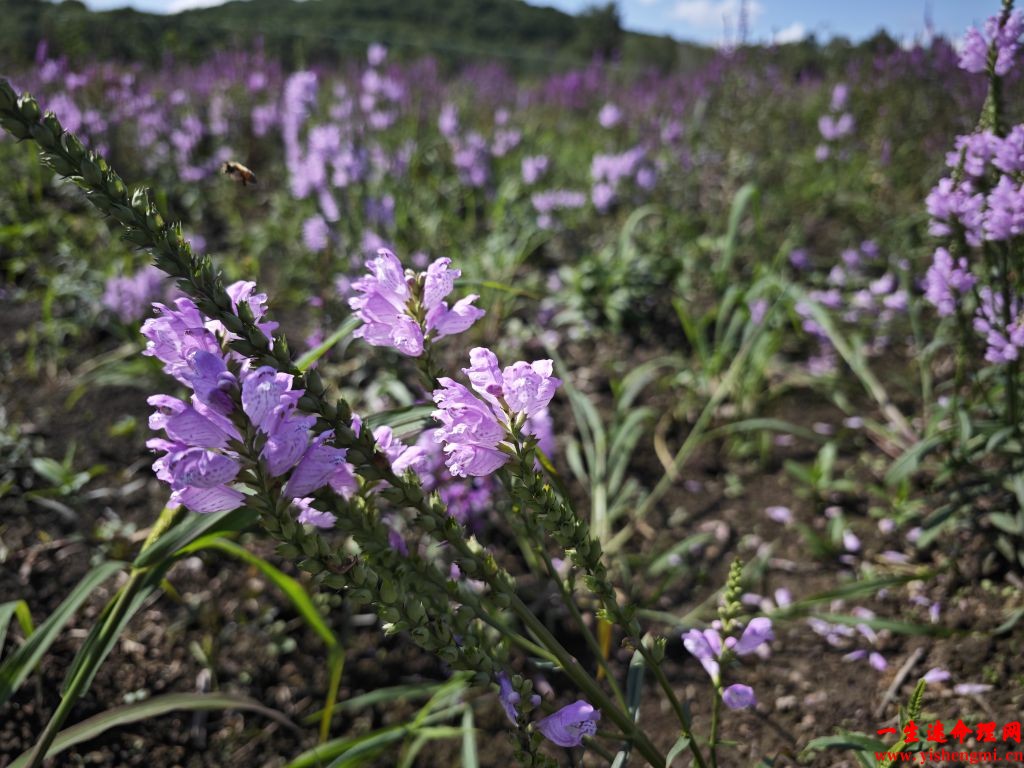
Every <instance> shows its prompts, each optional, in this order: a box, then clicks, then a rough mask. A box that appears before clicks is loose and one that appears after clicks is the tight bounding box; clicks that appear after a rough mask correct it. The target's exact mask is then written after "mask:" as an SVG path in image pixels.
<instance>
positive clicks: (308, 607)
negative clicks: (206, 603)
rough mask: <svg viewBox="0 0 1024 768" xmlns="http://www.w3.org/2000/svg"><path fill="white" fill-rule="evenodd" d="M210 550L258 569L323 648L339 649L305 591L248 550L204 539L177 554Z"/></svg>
mask: <svg viewBox="0 0 1024 768" xmlns="http://www.w3.org/2000/svg"><path fill="white" fill-rule="evenodd" d="M207 549H212V550H217V551H219V552H223V553H224V554H226V555H230V556H231V557H233V558H235V559H237V560H241V561H242V562H244V563H248V564H249V565H251V566H253V567H255V568H256V569H257V570H259V572H260V573H262V574H263V575H264V576H265V577H266V578H267V579H268V580H269V581H270V582H271V583H272V584H273V585H274V586H275V587H277V588H278V589H279V590H281V591H282V592H283V593H284V594H285V597H287V598H288V600H289V601H291V604H292V605H293V606H295V610H297V611H298V612H299V615H300V616H301V617H302V619H303V620H304V621H305V622H306V623H307V624H308V625H309V627H310V629H312V630H313V631H314V632H316V633H317V635H319V636H320V639H321V640H323V641H324V644H325V645H326V646H327V647H328V648H329V649H333V648H335V647H336V646H337V645H338V638H337V637H336V636H335V634H334V632H333V631H332V630H331V628H330V627H328V626H327V622H325V621H324V617H323V616H322V615H321V614H320V610H319V609H318V608H317V607H316V606H315V605H314V604H313V601H312V600H311V599H310V597H309V594H308V593H307V592H306V590H305V588H304V587H303V586H302V585H301V584H300V583H299V582H298V581H296V580H295V579H293V578H292V577H291V576H289V575H288V574H286V573H284V572H283V571H281V570H279V569H278V568H277V567H276V566H274V565H271V564H270V563H268V562H267V561H266V560H264V559H263V558H262V557H260V556H259V555H256V554H253V553H252V552H250V551H249V550H247V549H246V548H245V547H243V546H240V545H238V544H236V543H235V542H233V541H229V540H227V539H221V538H214V537H210V536H205V537H203V538H202V539H200V540H198V541H194V542H192V543H191V544H189V545H188V546H186V547H183V548H182V549H180V550H178V553H177V554H178V555H187V554H192V553H194V552H200V551H202V550H207Z"/></svg>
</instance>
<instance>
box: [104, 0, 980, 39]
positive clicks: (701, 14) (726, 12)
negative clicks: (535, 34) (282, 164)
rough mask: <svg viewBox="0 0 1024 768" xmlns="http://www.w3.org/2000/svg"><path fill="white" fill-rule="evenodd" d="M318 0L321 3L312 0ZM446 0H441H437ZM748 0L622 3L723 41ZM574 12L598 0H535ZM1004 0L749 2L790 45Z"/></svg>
mask: <svg viewBox="0 0 1024 768" xmlns="http://www.w3.org/2000/svg"><path fill="white" fill-rule="evenodd" d="M222 1H223V0H85V2H86V5H88V6H90V7H91V8H99V9H107V8H119V7H123V6H125V5H132V6H134V7H136V8H139V9H140V10H147V11H156V12H159V13H174V12H176V11H180V10H183V9H185V8H194V7H197V6H204V5H218V4H219V3H220V2H222ZM314 1H315V0H314ZM438 1H439V2H442V1H443V0H438ZM742 1H743V0H619V9H620V11H621V13H622V17H623V21H624V23H625V26H626V27H627V28H629V29H636V30H641V31H644V32H654V33H656V34H669V35H672V36H674V37H677V38H679V39H682V40H697V41H700V42H705V43H719V42H721V41H722V40H723V34H724V31H725V29H726V25H727V24H728V25H729V26H730V27H732V28H733V29H735V26H736V20H737V18H738V16H739V8H740V4H741V2H742ZM534 4H535V5H552V6H554V7H556V8H560V9H562V10H565V11H569V12H570V13H575V12H577V11H579V10H581V9H583V8H586V7H587V6H589V5H593V4H594V0H534ZM998 7H999V3H998V2H997V1H996V0H992V1H991V2H979V0H856V2H849V1H843V0H747V8H748V18H749V28H750V37H751V39H753V40H761V41H767V40H778V41H780V42H785V41H789V40H795V39H800V38H801V37H803V36H804V35H806V34H811V33H813V34H817V35H818V37H819V38H823V37H831V36H833V35H844V36H846V37H849V38H852V39H853V40H861V39H863V38H865V37H869V36H870V35H872V34H873V33H874V32H876V31H877V30H878V29H879V28H880V27H884V28H885V29H886V30H888V31H889V33H890V34H892V35H893V36H894V37H896V38H897V39H900V40H910V39H914V38H915V37H919V36H920V35H921V34H922V33H923V32H924V28H925V23H924V19H925V13H926V9H928V10H929V12H930V13H931V18H932V22H933V25H934V28H935V31H936V32H938V33H940V34H944V35H945V36H947V37H958V36H959V35H960V34H962V33H963V31H964V29H965V28H966V27H967V25H968V24H971V23H974V22H978V21H981V20H983V19H984V17H985V15H987V14H989V13H994V12H995V11H996V10H998Z"/></svg>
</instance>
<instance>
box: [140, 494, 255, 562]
mask: <svg viewBox="0 0 1024 768" xmlns="http://www.w3.org/2000/svg"><path fill="white" fill-rule="evenodd" d="M258 518H259V514H258V513H257V512H256V510H254V509H251V508H249V507H241V508H239V509H235V510H232V511H231V512H214V513H213V514H211V515H187V516H186V517H185V518H184V519H183V520H182V521H181V522H180V523H178V524H177V525H175V526H174V527H173V528H171V529H170V530H168V531H166V532H165V533H164V534H163V535H161V536H160V538H158V539H157V540H156V541H155V542H152V544H150V545H149V546H148V547H145V548H144V549H143V550H142V552H140V553H139V556H138V557H136V558H135V562H133V563H132V566H133V567H135V568H147V567H149V566H151V565H153V564H154V563H157V562H159V561H161V560H163V559H165V558H167V557H170V556H172V555H173V554H174V553H175V552H177V551H178V550H179V549H181V548H182V547H185V546H187V545H188V544H190V543H191V542H193V541H195V540H196V539H198V538H199V537H200V536H205V535H207V534H222V533H228V532H230V531H244V530H245V529H246V528H249V527H250V526H252V525H253V524H255V522H256V520H257V519H258Z"/></svg>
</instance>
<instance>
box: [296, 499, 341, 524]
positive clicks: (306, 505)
mask: <svg viewBox="0 0 1024 768" xmlns="http://www.w3.org/2000/svg"><path fill="white" fill-rule="evenodd" d="M292 506H294V507H295V508H296V509H297V510H298V511H299V514H298V517H297V518H296V519H297V520H298V521H299V522H300V523H302V525H312V526H313V527H314V528H325V529H326V528H333V527H334V524H335V523H336V522H337V521H338V518H337V517H335V516H334V515H333V514H331V513H330V512H324V511H322V510H319V509H317V508H316V507H314V506H313V499H312V498H310V497H305V498H302V499H292Z"/></svg>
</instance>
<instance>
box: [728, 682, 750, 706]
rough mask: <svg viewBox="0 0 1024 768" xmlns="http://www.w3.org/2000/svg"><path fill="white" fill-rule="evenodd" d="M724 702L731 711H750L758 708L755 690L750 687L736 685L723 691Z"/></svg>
mask: <svg viewBox="0 0 1024 768" xmlns="http://www.w3.org/2000/svg"><path fill="white" fill-rule="evenodd" d="M722 701H723V702H725V706H727V707H728V708H729V709H749V708H750V707H755V706H757V698H756V697H755V696H754V689H753V688H751V687H750V686H749V685H741V684H740V683H736V684H735V685H730V686H729V687H728V688H726V689H725V690H724V691H722Z"/></svg>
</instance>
